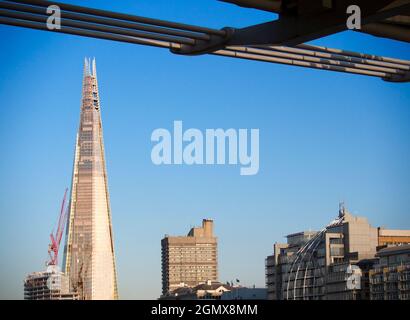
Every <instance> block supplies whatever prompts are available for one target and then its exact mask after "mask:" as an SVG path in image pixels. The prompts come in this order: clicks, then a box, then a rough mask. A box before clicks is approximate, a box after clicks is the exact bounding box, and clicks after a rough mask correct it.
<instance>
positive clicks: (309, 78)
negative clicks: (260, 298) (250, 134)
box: [0, 0, 410, 299]
mask: <svg viewBox="0 0 410 320" xmlns="http://www.w3.org/2000/svg"><path fill="white" fill-rule="evenodd" d="M80 2H81V1H76V3H80ZM73 3H74V2H73ZM87 5H89V6H91V7H99V8H105V9H110V10H114V11H120V12H129V13H133V14H137V15H142V16H148V17H157V18H163V19H169V20H174V21H180V22H186V23H193V24H199V25H204V26H210V27H216V28H220V27H223V26H226V25H230V26H234V27H242V26H246V25H250V24H254V23H258V22H263V21H267V20H269V19H270V18H272V16H271V15H269V14H267V13H261V12H258V11H255V10H246V9H241V8H238V7H235V6H233V5H228V4H224V3H220V2H218V1H214V0H208V1H195V4H194V3H193V2H188V1H182V0H179V1H168V0H161V1H114V2H112V1H111V2H108V1H107V2H102V1H87ZM0 34H1V41H2V49H1V50H0V61H1V67H0V143H1V162H0V298H22V296H23V278H24V276H25V274H26V273H28V272H31V271H36V270H42V269H43V266H44V262H45V261H46V258H47V245H48V241H49V238H48V236H49V233H50V231H51V229H52V228H53V226H54V224H55V222H56V219H57V214H58V207H59V205H60V201H61V197H62V195H63V192H64V188H65V187H66V186H69V185H70V179H71V170H72V161H73V151H74V144H75V135H76V130H77V126H78V120H79V108H80V99H81V81H82V67H83V66H82V64H83V60H84V57H85V56H95V57H96V59H97V70H98V77H99V86H100V97H101V103H102V117H103V127H104V135H105V147H106V159H107V167H108V175H109V187H110V194H111V206H112V215H113V226H114V236H115V249H116V256H117V266H118V277H119V290H120V296H121V298H124V299H131V298H136V299H142V298H157V297H158V296H159V294H160V291H161V269H160V268H161V265H160V259H161V255H160V240H161V238H162V237H163V235H164V234H186V233H187V232H188V230H189V228H190V227H191V226H193V225H198V224H200V223H201V220H202V218H206V217H209V218H214V220H215V228H216V233H217V235H218V237H219V270H220V280H221V281H228V280H232V279H235V278H238V279H240V280H241V282H242V283H243V284H245V285H253V284H255V285H257V286H264V259H265V257H266V256H267V255H268V254H270V253H271V252H272V245H273V243H274V242H275V241H285V239H284V238H283V236H285V235H286V234H288V233H292V232H297V231H301V230H303V229H309V228H311V229H319V228H321V227H323V226H324V225H325V224H326V223H328V222H329V221H330V220H332V219H333V218H334V217H335V215H337V210H338V202H339V201H340V200H345V201H346V203H347V206H348V208H349V209H350V210H351V211H352V212H353V213H356V214H359V215H363V216H367V217H368V218H369V220H370V222H371V223H372V225H374V226H383V225H384V226H388V227H390V228H403V229H404V228H410V221H409V213H410V204H409V200H408V199H409V194H410V143H409V141H410V90H409V89H410V84H392V83H387V82H383V81H381V80H380V79H377V78H367V77H362V76H355V75H347V74H340V73H331V72H325V71H318V70H309V69H301V68H295V67H289V66H281V65H274V64H265V63H261V62H254V61H245V60H234V59H229V58H223V57H216V56H199V57H181V56H176V55H172V54H170V53H169V52H168V51H167V50H162V49H157V48H149V47H142V46H136V45H131V44H124V43H115V42H109V41H105V40H96V39H90V38H81V37H76V36H70V35H58V34H54V33H49V32H43V31H36V30H26V29H22V28H15V27H9V26H0ZM316 43H320V44H326V45H327V46H330V47H338V48H345V49H349V50H356V51H362V52H368V53H374V54H379V55H386V56H393V57H398V58H407V59H410V50H409V45H408V44H404V43H399V42H395V41H388V40H383V39H378V38H374V37H371V36H366V35H362V34H356V33H352V32H350V33H343V34H339V35H335V36H332V37H328V38H325V39H322V40H320V41H318V42H316ZM174 120H182V121H183V123H184V126H185V127H195V128H198V129H201V130H205V129H206V128H225V129H227V128H259V129H260V170H259V173H258V174H257V175H256V176H240V175H239V168H238V167H232V166H155V165H153V164H152V162H151V159H150V152H151V148H152V143H151V141H150V135H151V132H152V131H153V130H154V129H156V128H160V127H165V128H169V129H171V126H172V122H173V121H174Z"/></svg>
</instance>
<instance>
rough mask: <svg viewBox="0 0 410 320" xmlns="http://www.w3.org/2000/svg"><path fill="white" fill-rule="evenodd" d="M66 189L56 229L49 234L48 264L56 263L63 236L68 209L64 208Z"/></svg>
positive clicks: (55, 264)
mask: <svg viewBox="0 0 410 320" xmlns="http://www.w3.org/2000/svg"><path fill="white" fill-rule="evenodd" d="M67 191H68V188H66V189H65V192H64V197H63V201H62V203H61V209H60V215H59V217H58V223H57V230H56V231H55V233H53V232H51V234H50V240H51V243H50V244H49V246H48V255H49V256H50V260H49V261H48V262H47V265H48V266H57V265H58V250H59V249H60V243H61V238H62V236H63V232H64V227H65V223H66V217H67V211H68V207H67V208H66V199H67Z"/></svg>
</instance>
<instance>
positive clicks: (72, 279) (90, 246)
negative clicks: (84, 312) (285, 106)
mask: <svg viewBox="0 0 410 320" xmlns="http://www.w3.org/2000/svg"><path fill="white" fill-rule="evenodd" d="M66 231H67V232H66V243H65V248H64V259H63V272H64V273H65V274H66V275H67V277H68V278H69V283H70V287H71V289H72V290H73V291H75V292H77V293H78V294H79V296H80V299H85V300H110V299H116V298H117V297H118V291H117V276H116V267H115V255H114V240H113V230H112V225H111V208H110V201H109V194H108V181H107V170H106V166H105V155H104V142H103V131H102V123H101V105H100V98H99V92H98V83H97V72H96V65H95V59H94V60H93V61H92V62H91V61H90V60H88V59H86V60H85V64H84V77H83V92H82V103H81V115H80V124H79V128H78V134H77V141H76V145H75V155H74V168H73V175H72V183H71V197H70V202H69V215H68V222H67V228H66Z"/></svg>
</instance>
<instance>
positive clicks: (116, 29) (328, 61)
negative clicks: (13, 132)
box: [0, 0, 410, 82]
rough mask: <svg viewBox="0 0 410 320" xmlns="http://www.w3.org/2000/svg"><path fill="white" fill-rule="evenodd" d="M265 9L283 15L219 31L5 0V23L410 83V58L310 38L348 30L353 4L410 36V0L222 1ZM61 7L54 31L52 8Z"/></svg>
mask: <svg viewBox="0 0 410 320" xmlns="http://www.w3.org/2000/svg"><path fill="white" fill-rule="evenodd" d="M220 1H223V2H229V3H234V4H236V5H240V6H244V7H250V8H254V9H259V10H265V11H269V12H272V13H275V14H277V15H278V19H276V20H272V21H269V22H265V23H262V24H258V25H253V26H249V27H245V28H241V29H237V28H232V27H225V28H222V29H212V28H206V27H201V26H194V25H188V24H183V23H177V22H171V21H164V20H158V19H152V18H146V17H140V16H135V15H130V14H124V13H117V12H111V11H106V10H100V9H93V8H86V7H81V6H75V5H70V4H65V3H58V2H53V1H42V0H8V1H3V0H1V1H0V23H1V24H6V25H12V26H19V27H26V28H32V29H38V30H46V31H52V32H60V33H66V34H73V35H79V36H85V37H93V38H100V39H106V40H113V41H120V42H127V43H132V44H139V45H147V46H154V47H160V48H166V49H169V50H170V51H171V52H172V53H174V54H180V55H201V54H213V55H219V56H225V57H231V58H240V59H249V60H257V61H263V62H271V63H278V64H286V65H293V66H299V67H306V68H314V69H322V70H329V71H337V72H344V73H353V74H360V75H365V76H372V77H379V78H382V79H383V80H386V81H391V82H407V81H410V61H409V60H403V59H395V58H390V57H381V56H376V55H372V54H364V53H357V52H351V51H346V50H341V49H333V48H327V47H320V46H315V45H310V44H305V43H306V42H309V41H312V40H315V39H319V38H322V37H325V36H328V35H331V34H334V33H338V32H341V31H344V30H346V29H347V27H346V19H347V14H346V9H347V7H348V6H349V5H358V6H359V7H360V8H361V16H362V18H361V23H362V28H361V29H360V30H357V31H360V32H362V33H367V34H372V35H375V36H379V37H384V38H389V39H394V40H398V41H404V42H410V0H377V1H375V0H355V1H352V0H252V1H250V0H220ZM50 5H57V6H58V7H59V8H60V10H61V27H60V28H59V29H58V28H55V29H52V30H50V29H49V28H48V27H47V19H48V18H49V16H50V13H47V8H48V7H49V6H50Z"/></svg>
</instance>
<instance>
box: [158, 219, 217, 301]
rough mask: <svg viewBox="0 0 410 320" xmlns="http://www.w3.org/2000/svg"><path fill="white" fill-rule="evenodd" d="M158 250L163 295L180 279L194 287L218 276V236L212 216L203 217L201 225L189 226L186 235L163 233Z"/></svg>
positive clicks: (175, 285)
mask: <svg viewBox="0 0 410 320" xmlns="http://www.w3.org/2000/svg"><path fill="white" fill-rule="evenodd" d="M161 251H162V294H163V295H165V294H167V293H168V292H170V291H173V290H174V289H176V288H179V287H180V286H181V284H182V283H183V284H185V285H186V286H188V287H191V288H193V287H195V286H197V285H199V284H200V283H206V282H207V281H212V282H216V281H217V280H218V253H217V238H216V237H215V235H214V233H213V221H212V220H209V219H204V220H203V221H202V227H194V228H192V229H191V230H190V231H189V233H188V234H187V236H165V237H164V238H163V239H162V240H161Z"/></svg>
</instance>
